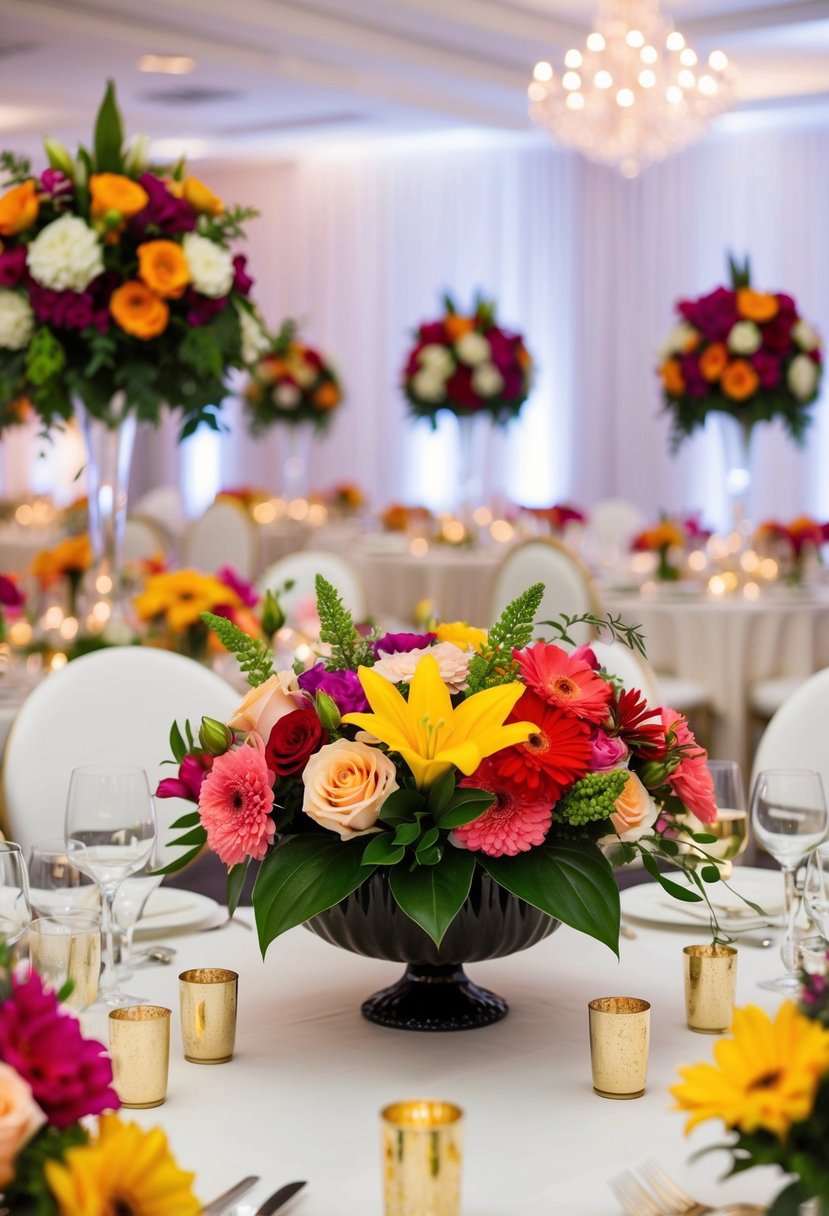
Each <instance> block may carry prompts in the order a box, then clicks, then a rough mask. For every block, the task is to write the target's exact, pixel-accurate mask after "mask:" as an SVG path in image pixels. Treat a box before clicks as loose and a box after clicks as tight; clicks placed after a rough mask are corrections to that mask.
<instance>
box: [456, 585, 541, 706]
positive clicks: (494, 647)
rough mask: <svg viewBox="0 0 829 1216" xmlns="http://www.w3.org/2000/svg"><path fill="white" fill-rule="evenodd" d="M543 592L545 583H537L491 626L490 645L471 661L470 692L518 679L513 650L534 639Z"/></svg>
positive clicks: (511, 604) (483, 648) (468, 689)
mask: <svg viewBox="0 0 829 1216" xmlns="http://www.w3.org/2000/svg"><path fill="white" fill-rule="evenodd" d="M543 595H544V584H543V583H533V585H532V586H531V587H528V588H527V590H526V591H524V592H522V593H521V595H519V596H518V598H517V599H514V600H513V601H512V603H510V604H507V606H506V608H505V609H504V611H503V612H502V613H501V615H500V616H499V617H498V620H497V621H496V622H495V624H494V625H493V626H492V628H491V629H490V631H489V635H488V637H487V641H486V645H485V646H484V647H482V649H481V651H480V652H479V653H478V654H476V655H475V658H474V659H473V660H472V662H471V663H470V664H469V680H468V683H467V696H471V695H472V693H475V692H480V691H481V690H482V689H484V688H493V687H494V686H495V685H497V684H509V683H511V682H512V681H513V680H514V679H515V669H516V664H515V660H514V659H513V657H512V652H513V650H521V649H523V647H524V646H527V645H529V643H530V642H531V641H532V637H533V632H534V629H535V617H536V613H537V612H538V609H539V607H540V605H541V600H542V597H543Z"/></svg>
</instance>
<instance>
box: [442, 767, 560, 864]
mask: <svg viewBox="0 0 829 1216" xmlns="http://www.w3.org/2000/svg"><path fill="white" fill-rule="evenodd" d="M496 760H497V756H489V757H487V759H486V760H483V761H482V762H481V763H480V764H479V765H478V767H477V768H476V770H475V772H474V773H473V774H472V775H471V776H470V777H464V778H463V780H462V781H460V782H458V784H459V785H462V786H466V787H467V788H469V789H476V790H488V791H489V793H491V794H494V795H495V801H494V802H493V804H492V806H491V807H490V808H489V809H488V810H486V811H484V813H483V815H482V816H481V817H480V819H476V820H475V821H474V823H467V824H466V825H465V826H464V827H462V828H455V830H454V832H453V833H452V841H453V843H454V844H456V845H459V846H460V848H462V849H469V850H471V851H472V852H480V853H486V854H487V856H488V857H514V856H515V855H516V853H527V852H528V851H529V850H530V849H531V848H533V847H534V846H535V845H538V844H543V843H544V838H545V836H546V835H547V832H548V831H549V830H550V824H551V823H552V822H553V812H552V808H551V806H550V799H549V798H548V797H547V795H546V794H545V792H544V791H543V790H530V789H527V788H526V787H522V786H520V785H516V784H515V782H514V781H511V780H509V779H506V778H505V777H504V775H503V773H502V771H501V768H500V766H499V764H498V763H497V762H496Z"/></svg>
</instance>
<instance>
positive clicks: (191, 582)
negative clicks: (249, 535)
mask: <svg viewBox="0 0 829 1216" xmlns="http://www.w3.org/2000/svg"><path fill="white" fill-rule="evenodd" d="M258 602H259V596H258V595H257V593H256V591H255V590H254V588H253V586H252V584H250V583H249V582H247V580H245V579H243V578H241V577H240V576H239V575H238V574H237V573H236V572H235V571H234V570H233V569H232V568H231V567H230V566H223V567H222V568H221V569H220V570H218V571H217V572H216V573H215V574H204V573H202V571H200V570H170V571H161V572H159V573H158V574H150V575H149V577H148V578H147V580H146V582H145V583H144V587H143V589H142V590H141V591H140V592H139V594H138V595H136V596H135V597H134V599H133V606H134V608H135V611H136V613H137V616H138V620H139V622H140V623H141V626H142V629H143V631H144V640H146V641H147V642H149V643H150V644H155V645H159V646H163V647H164V648H165V649H167V650H175V651H178V652H179V653H181V654H185V655H187V656H188V657H189V658H191V659H203V658H205V656H206V655H207V654H208V652H209V650H210V646H211V641H212V646H213V651H214V653H215V652H216V651H219V652H220V651H221V649H222V647H221V644H220V643H219V642H218V640H217V638H216V637H215V635H213V634H211V632H210V630H209V629H208V627H207V625H206V624H205V623H204V621H203V619H202V616H203V614H204V613H205V612H212V613H215V614H217V615H219V616H222V617H225V618H226V619H227V620H229V621H232V622H233V623H234V625H236V626H237V627H238V628H239V629H240V630H241V631H242V632H243V633H244V634H245V635H246V636H253V637H260V636H261V632H262V631H261V624H260V621H259V619H258V618H257V617H256V615H255V614H254V611H253V610H254V609H255V608H256V606H257V604H258Z"/></svg>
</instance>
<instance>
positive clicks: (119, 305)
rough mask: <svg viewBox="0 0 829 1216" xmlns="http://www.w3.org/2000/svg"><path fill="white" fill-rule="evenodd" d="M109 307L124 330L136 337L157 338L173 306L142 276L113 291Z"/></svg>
mask: <svg viewBox="0 0 829 1216" xmlns="http://www.w3.org/2000/svg"><path fill="white" fill-rule="evenodd" d="M109 311H110V312H111V313H112V315H113V317H114V318H115V321H116V323H117V324H118V325H120V326H121V329H123V331H124V333H127V334H132V336H133V337H134V338H142V339H144V340H145V341H146V340H147V339H148V338H157V337H158V335H159V334H163V333H164V330H165V329H166V328H167V322H168V321H169V319H170V309H169V308H168V307H167V305H166V304H165V303H164V301H163V300H162V299H160V297H159V296H157V295H156V294H155V292H154V291H150V289H149V287H147V286H145V285H144V283H141V282H139V280H138V279H130V281H129V282H128V283H123V284H122V285H121V286H120V287H119V288H117V289H116V290H115V291H114V292H113V293H112V299H111V300H110V302H109Z"/></svg>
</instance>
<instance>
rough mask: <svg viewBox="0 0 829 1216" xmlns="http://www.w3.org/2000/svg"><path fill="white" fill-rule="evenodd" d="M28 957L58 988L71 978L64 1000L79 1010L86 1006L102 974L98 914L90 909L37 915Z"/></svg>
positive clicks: (95, 991)
mask: <svg viewBox="0 0 829 1216" xmlns="http://www.w3.org/2000/svg"><path fill="white" fill-rule="evenodd" d="M29 958H30V959H31V964H32V967H33V969H34V970H35V971H37V973H38V974H39V975H40V976H41V978H42V979H43V980H45V981H46V983H47V984H49V986H50V987H52V988H54V989H55V991H60V989H61V988H62V987H63V986H64V984H65V983H66V981H67V980H71V981H72V991H71V992H70V993H69V995H68V996H67V997H66V999H65V1001H64V1004H66V1005H68V1006H69V1008H70V1009H74V1010H76V1011H78V1012H80V1011H81V1010H83V1009H86V1008H87V1007H88V1006H89V1005H91V1004H92V1002H93V1001H94V1000H95V997H96V996H97V995H98V978H99V976H100V974H101V922H100V919H99V917H97V916H96V915H94V914H93V913H89V912H67V913H62V914H61V915H55V916H39V917H37V919H36V920H33V921H32V923H31V924H30V925H29Z"/></svg>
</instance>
